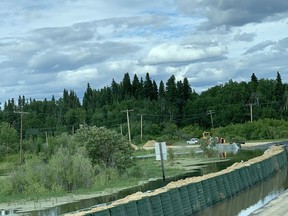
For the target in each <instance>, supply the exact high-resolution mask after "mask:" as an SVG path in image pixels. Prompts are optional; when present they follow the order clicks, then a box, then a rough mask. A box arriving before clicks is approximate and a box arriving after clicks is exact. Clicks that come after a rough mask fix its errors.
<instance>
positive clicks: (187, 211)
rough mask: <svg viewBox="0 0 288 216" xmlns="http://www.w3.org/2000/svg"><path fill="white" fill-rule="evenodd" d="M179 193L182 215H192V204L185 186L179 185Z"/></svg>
mask: <svg viewBox="0 0 288 216" xmlns="http://www.w3.org/2000/svg"><path fill="white" fill-rule="evenodd" d="M179 193H180V197H181V203H182V207H183V212H184V215H192V207H191V206H192V204H191V203H190V198H189V194H188V189H187V186H182V187H180V188H179Z"/></svg>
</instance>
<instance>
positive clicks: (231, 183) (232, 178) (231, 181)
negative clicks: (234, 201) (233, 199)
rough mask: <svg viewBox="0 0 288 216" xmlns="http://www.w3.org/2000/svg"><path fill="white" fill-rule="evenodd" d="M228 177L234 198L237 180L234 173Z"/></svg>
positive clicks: (228, 174)
mask: <svg viewBox="0 0 288 216" xmlns="http://www.w3.org/2000/svg"><path fill="white" fill-rule="evenodd" d="M226 175H227V179H228V182H229V185H230V191H231V196H234V195H235V194H236V184H237V182H236V180H235V178H234V175H233V172H229V173H227V174H226Z"/></svg>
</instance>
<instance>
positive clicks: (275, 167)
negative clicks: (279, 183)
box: [272, 155, 280, 172]
mask: <svg viewBox="0 0 288 216" xmlns="http://www.w3.org/2000/svg"><path fill="white" fill-rule="evenodd" d="M272 166H273V170H274V172H278V171H279V170H280V166H279V162H278V160H277V156H275V155H274V156H273V157H272Z"/></svg>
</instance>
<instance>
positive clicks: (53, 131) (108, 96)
mask: <svg viewBox="0 0 288 216" xmlns="http://www.w3.org/2000/svg"><path fill="white" fill-rule="evenodd" d="M287 86H288V85H287V84H286V83H282V79H281V75H280V73H279V72H277V74H276V76H275V80H268V79H259V80H258V78H257V77H256V75H255V74H254V73H253V74H252V75H251V80H250V82H239V83H238V82H236V81H233V80H229V81H228V82H226V83H225V84H223V85H217V86H214V87H211V88H210V89H208V90H206V91H204V92H202V93H200V94H198V93H196V92H195V91H194V90H193V88H192V87H191V85H190V83H189V81H188V79H187V78H184V79H183V81H182V80H179V81H176V79H175V76H174V75H172V76H171V77H170V78H169V79H168V80H167V81H166V82H163V81H160V83H159V84H158V85H157V83H156V82H155V80H153V79H152V78H151V77H150V75H149V73H147V74H146V76H145V78H142V77H140V78H139V77H138V76H137V75H136V74H135V75H134V77H133V79H132V80H131V78H130V76H129V74H128V73H126V74H125V75H124V77H123V80H122V81H121V82H120V83H117V82H115V80H114V79H113V80H112V83H111V86H107V87H104V88H102V89H92V88H91V87H90V84H89V83H88V84H87V88H86V91H85V93H84V95H83V96H82V98H83V100H82V101H80V99H79V97H78V96H77V95H76V93H75V92H74V91H73V90H67V89H64V91H63V96H62V97H60V98H59V99H57V100H56V99H55V98H54V96H52V97H51V99H50V100H49V99H44V100H43V101H39V100H35V99H32V98H29V99H28V98H25V96H19V98H18V100H17V99H14V98H11V99H9V100H8V101H6V102H5V103H4V108H3V110H1V111H0V122H6V123H8V124H10V125H11V126H12V127H13V128H15V129H16V130H17V131H18V133H20V127H21V125H20V124H21V121H20V119H21V118H20V117H21V115H20V114H21V113H20V112H23V116H22V118H23V125H22V128H23V130H22V135H23V139H32V140H35V139H38V138H41V137H42V138H44V139H45V137H46V136H50V135H52V136H54V135H57V134H61V133H63V132H68V133H72V134H73V133H74V132H75V131H76V130H77V129H78V128H80V127H81V126H97V127H100V126H105V127H106V128H109V129H114V130H116V131H117V132H119V133H122V134H124V135H126V134H127V115H126V114H127V112H128V114H129V121H130V127H131V137H132V140H134V142H135V143H136V144H137V143H139V140H140V136H141V140H148V139H151V138H155V136H156V137H157V136H160V135H161V134H163V132H164V133H165V130H166V132H169V130H173V129H177V128H184V127H187V126H189V125H190V126H191V125H194V126H197V127H200V128H201V129H203V130H208V129H211V128H217V127H225V126H227V125H230V124H242V123H245V122H249V121H255V120H259V119H267V118H268V119H278V120H280V119H283V120H287V117H288V115H287V114H288V88H287ZM127 110H128V111H127ZM141 122H142V126H141ZM141 133H142V134H141Z"/></svg>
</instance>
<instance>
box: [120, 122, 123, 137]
mask: <svg viewBox="0 0 288 216" xmlns="http://www.w3.org/2000/svg"><path fill="white" fill-rule="evenodd" d="M119 126H120V133H121V135H123V129H122V124H119Z"/></svg>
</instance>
